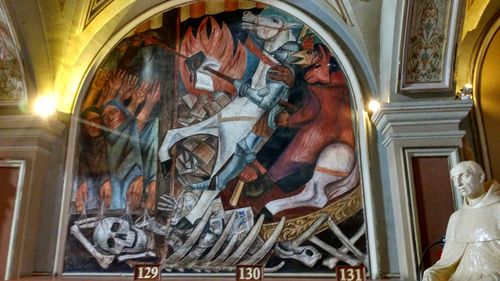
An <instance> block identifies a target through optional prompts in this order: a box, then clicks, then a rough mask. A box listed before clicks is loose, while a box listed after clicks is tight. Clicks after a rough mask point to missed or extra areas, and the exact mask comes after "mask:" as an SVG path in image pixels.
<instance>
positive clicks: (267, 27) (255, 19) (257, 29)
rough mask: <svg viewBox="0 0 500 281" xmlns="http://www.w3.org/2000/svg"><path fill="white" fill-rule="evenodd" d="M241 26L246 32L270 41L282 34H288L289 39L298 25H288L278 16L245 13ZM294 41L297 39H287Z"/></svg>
mask: <svg viewBox="0 0 500 281" xmlns="http://www.w3.org/2000/svg"><path fill="white" fill-rule="evenodd" d="M241 26H242V28H243V29H245V30H251V31H253V32H254V33H255V35H257V36H258V37H259V38H261V39H263V40H264V41H268V40H275V39H276V38H277V37H278V36H279V35H280V34H286V36H287V37H288V36H289V31H290V29H291V28H294V27H296V26H298V24H290V23H287V22H286V21H285V20H284V19H283V18H281V17H280V16H276V15H273V16H261V15H254V14H253V13H252V12H249V11H245V12H243V17H242V24H241ZM293 40H295V38H287V41H293ZM287 41H285V42H287Z"/></svg>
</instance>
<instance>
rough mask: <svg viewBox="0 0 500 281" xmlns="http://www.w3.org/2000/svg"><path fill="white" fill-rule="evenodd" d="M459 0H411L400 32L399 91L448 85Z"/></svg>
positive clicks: (432, 89)
mask: <svg viewBox="0 0 500 281" xmlns="http://www.w3.org/2000/svg"><path fill="white" fill-rule="evenodd" d="M458 4H459V0H452V1H445V0H422V1H418V0H411V1H408V4H407V10H406V13H407V17H406V18H407V20H406V24H405V29H404V31H403V42H404V44H403V50H402V63H401V69H400V72H401V73H400V77H401V81H400V90H401V91H443V90H449V89H450V87H451V79H452V77H451V76H452V73H453V53H454V47H453V46H454V44H455V40H456V23H457V13H458V6H459V5H458Z"/></svg>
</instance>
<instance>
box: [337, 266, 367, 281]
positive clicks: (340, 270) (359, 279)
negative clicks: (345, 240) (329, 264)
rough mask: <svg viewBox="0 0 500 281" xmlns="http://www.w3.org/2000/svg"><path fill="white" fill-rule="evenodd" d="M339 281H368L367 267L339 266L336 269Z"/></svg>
mask: <svg viewBox="0 0 500 281" xmlns="http://www.w3.org/2000/svg"><path fill="white" fill-rule="evenodd" d="M335 269H336V272H337V281H366V276H365V267H364V266H363V265H360V266H349V265H338V266H337V267H336V268H335Z"/></svg>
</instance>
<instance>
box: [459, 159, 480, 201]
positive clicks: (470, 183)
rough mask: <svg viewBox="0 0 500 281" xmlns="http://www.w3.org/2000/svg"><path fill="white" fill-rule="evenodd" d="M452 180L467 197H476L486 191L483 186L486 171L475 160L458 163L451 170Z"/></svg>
mask: <svg viewBox="0 0 500 281" xmlns="http://www.w3.org/2000/svg"><path fill="white" fill-rule="evenodd" d="M450 176H451V181H452V182H453V185H454V186H455V188H457V190H458V191H459V192H460V194H461V195H462V196H463V197H465V198H470V199H475V198H478V197H480V196H481V195H483V194H484V193H485V191H484V188H483V183H484V177H485V176H484V171H483V169H482V168H481V166H479V164H477V163H476V162H474V161H464V162H460V163H458V165H456V166H455V167H453V169H451V171H450Z"/></svg>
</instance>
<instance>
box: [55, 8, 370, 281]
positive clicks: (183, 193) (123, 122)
mask: <svg viewBox="0 0 500 281" xmlns="http://www.w3.org/2000/svg"><path fill="white" fill-rule="evenodd" d="M152 22H153V21H146V22H145V23H143V24H140V25H139V27H138V29H137V30H135V32H130V33H129V34H130V36H128V37H126V38H123V40H121V41H120V42H119V43H118V44H117V46H116V48H115V49H113V50H112V51H111V52H110V53H109V55H108V56H107V57H106V58H105V60H104V61H103V62H102V63H101V64H100V65H99V67H98V70H97V72H96V73H95V76H94V77H93V81H92V82H91V85H90V87H89V89H88V90H87V92H86V93H85V97H84V98H83V100H82V103H81V108H80V112H79V113H78V114H79V117H80V121H81V124H80V128H79V129H80V136H79V147H78V151H79V153H78V155H79V156H78V157H77V159H75V161H76V167H77V169H76V171H75V172H76V174H75V176H74V184H73V196H72V204H71V209H70V210H69V212H70V222H69V228H68V235H67V243H66V250H65V258H64V271H65V273H67V274H68V273H72V274H80V273H117V274H118V273H123V272H130V271H131V266H133V265H134V264H137V263H145V262H154V263H160V264H161V268H162V269H163V270H164V271H165V272H174V273H178V274H182V273H207V272H208V273H231V272H234V270H235V266H236V265H238V264H245V265H262V266H264V268H265V270H266V271H268V272H277V273H292V272H294V273H306V272H307V273H308V274H311V273H312V274H320V273H322V274H325V273H333V272H334V269H335V267H336V265H337V264H345V263H347V264H353V265H354V264H366V265H367V264H368V263H367V260H368V258H367V253H366V252H367V250H366V249H367V245H366V236H365V232H366V231H365V226H364V225H365V224H364V215H363V203H362V202H363V200H362V192H361V190H362V188H361V181H360V173H359V165H358V157H357V153H356V150H357V149H356V137H355V136H356V135H357V130H356V126H355V122H354V121H355V120H354V117H353V116H354V115H353V112H352V110H351V95H350V91H349V89H348V86H347V83H346V81H345V78H344V74H343V72H342V71H341V68H340V66H339V65H338V64H337V62H336V60H335V55H334V54H332V53H331V52H330V50H329V49H328V47H327V46H326V44H325V42H323V41H322V40H321V39H320V38H319V37H318V36H317V35H316V34H315V33H314V32H313V31H312V30H310V29H309V28H308V27H307V26H305V25H304V24H303V23H302V22H301V21H300V20H298V19H296V18H294V17H293V16H291V15H290V14H288V13H286V12H284V11H282V10H279V9H276V8H274V7H270V6H265V5H262V4H260V3H256V2H247V1H207V2H204V1H203V2H199V3H195V4H191V5H189V6H184V7H180V8H176V9H173V10H169V11H166V12H164V13H163V14H162V15H161V21H159V20H158V16H156V17H155V20H154V22H155V24H153V23H152ZM158 23H160V24H158ZM153 26H154V28H153ZM139 28H140V29H139ZM345 237H347V238H350V239H346V238H345Z"/></svg>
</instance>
